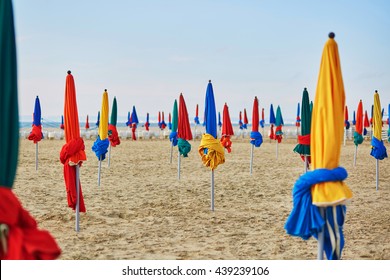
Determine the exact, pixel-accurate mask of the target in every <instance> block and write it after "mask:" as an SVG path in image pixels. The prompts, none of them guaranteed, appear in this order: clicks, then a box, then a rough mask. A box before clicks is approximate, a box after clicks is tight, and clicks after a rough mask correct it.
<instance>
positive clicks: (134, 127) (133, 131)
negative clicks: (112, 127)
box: [131, 123, 137, 141]
mask: <svg viewBox="0 0 390 280" xmlns="http://www.w3.org/2000/svg"><path fill="white" fill-rule="evenodd" d="M136 129H137V124H136V123H132V124H131V132H132V133H131V134H132V135H131V137H132V138H133V140H134V141H135V140H137V137H136V136H135V130H136Z"/></svg>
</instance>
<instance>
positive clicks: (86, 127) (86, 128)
mask: <svg viewBox="0 0 390 280" xmlns="http://www.w3.org/2000/svg"><path fill="white" fill-rule="evenodd" d="M88 129H89V121H88V115H87V120H86V121H85V130H88Z"/></svg>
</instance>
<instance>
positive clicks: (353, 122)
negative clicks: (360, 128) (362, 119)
mask: <svg viewBox="0 0 390 280" xmlns="http://www.w3.org/2000/svg"><path fill="white" fill-rule="evenodd" d="M352 125H356V114H355V110H354V111H353V119H352Z"/></svg>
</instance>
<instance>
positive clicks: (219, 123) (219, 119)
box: [218, 112, 222, 129]
mask: <svg viewBox="0 0 390 280" xmlns="http://www.w3.org/2000/svg"><path fill="white" fill-rule="evenodd" d="M218 126H219V129H222V121H221V112H218Z"/></svg>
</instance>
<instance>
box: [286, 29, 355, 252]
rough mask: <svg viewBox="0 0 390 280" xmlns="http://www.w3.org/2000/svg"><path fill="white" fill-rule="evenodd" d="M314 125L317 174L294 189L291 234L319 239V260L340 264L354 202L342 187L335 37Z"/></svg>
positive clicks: (341, 97)
mask: <svg viewBox="0 0 390 280" xmlns="http://www.w3.org/2000/svg"><path fill="white" fill-rule="evenodd" d="M314 102H315V104H314V108H313V112H312V123H311V141H310V149H311V159H312V165H313V169H314V170H313V171H309V172H307V173H305V174H304V175H302V176H301V177H300V178H299V179H298V181H297V182H296V183H295V185H294V188H293V209H292V211H291V213H290V216H289V217H288V220H287V222H286V225H285V229H286V231H287V233H288V234H291V235H294V236H300V237H301V238H303V239H309V238H310V237H311V236H314V237H316V238H318V245H319V246H318V258H319V259H322V258H323V250H325V253H326V257H327V259H340V258H341V252H342V249H343V246H344V236H343V224H344V219H345V213H346V207H345V205H344V204H345V203H346V201H347V200H349V199H350V198H351V197H352V192H351V190H350V189H349V188H348V187H347V185H346V184H345V183H344V182H343V180H344V179H345V178H346V177H347V176H348V174H347V171H346V170H345V169H344V168H342V167H340V166H339V160H340V152H341V143H342V139H343V127H344V125H343V114H344V106H345V93H344V85H343V79H342V74H341V66H340V60H339V55H338V47H337V43H336V41H335V40H334V33H330V34H329V39H328V41H327V42H326V44H325V46H324V50H323V54H322V60H321V66H320V73H319V75H318V83H317V91H316V96H315V101H314Z"/></svg>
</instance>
